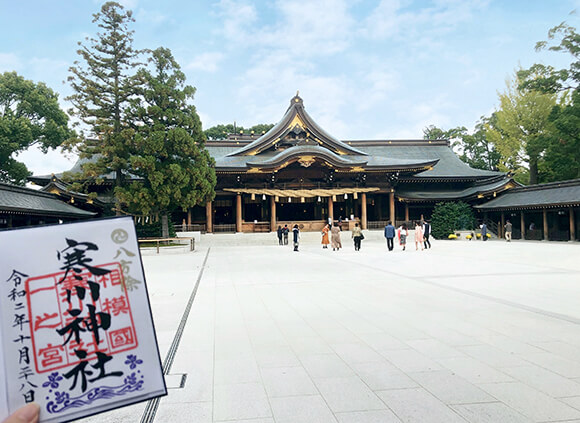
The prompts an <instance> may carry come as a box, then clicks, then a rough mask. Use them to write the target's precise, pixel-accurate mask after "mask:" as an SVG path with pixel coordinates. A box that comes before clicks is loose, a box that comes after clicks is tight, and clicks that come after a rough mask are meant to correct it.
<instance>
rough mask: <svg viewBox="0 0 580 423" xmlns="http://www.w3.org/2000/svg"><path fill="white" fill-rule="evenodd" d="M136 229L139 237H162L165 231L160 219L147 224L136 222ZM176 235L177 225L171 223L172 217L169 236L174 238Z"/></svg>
mask: <svg viewBox="0 0 580 423" xmlns="http://www.w3.org/2000/svg"><path fill="white" fill-rule="evenodd" d="M135 230H136V231H137V238H161V236H162V233H163V231H162V228H161V221H160V220H159V221H157V222H152V223H145V224H140V223H136V224H135ZM176 235H177V234H176V232H175V227H174V226H173V223H171V219H169V237H170V238H173V237H175V236H176Z"/></svg>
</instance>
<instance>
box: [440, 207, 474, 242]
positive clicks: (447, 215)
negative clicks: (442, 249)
mask: <svg viewBox="0 0 580 423" xmlns="http://www.w3.org/2000/svg"><path fill="white" fill-rule="evenodd" d="M474 227H475V217H474V215H473V209H472V208H471V207H470V206H469V204H466V203H463V202H461V201H457V202H441V203H437V204H436V205H435V208H434V209H433V214H432V215H431V228H432V229H431V230H432V232H433V236H434V237H435V238H447V236H448V235H450V234H452V233H453V232H454V231H457V230H471V229H473V228H474Z"/></svg>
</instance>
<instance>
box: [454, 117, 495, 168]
mask: <svg viewBox="0 0 580 423" xmlns="http://www.w3.org/2000/svg"><path fill="white" fill-rule="evenodd" d="M495 120H496V116H495V113H494V114H492V116H491V117H490V118H487V117H485V116H482V117H481V119H480V121H479V122H477V124H476V125H475V130H474V131H473V134H468V133H464V134H462V137H461V140H460V143H459V147H460V151H461V155H460V156H459V158H460V159H461V160H463V161H464V162H465V163H467V164H468V165H469V166H471V167H473V168H475V169H483V170H497V169H498V166H499V162H500V158H501V156H500V154H499V152H498V151H497V150H496V148H495V146H494V145H493V144H492V143H491V142H490V141H489V139H488V137H487V132H486V129H485V127H486V125H488V126H490V127H494V126H495V125H494V122H495Z"/></svg>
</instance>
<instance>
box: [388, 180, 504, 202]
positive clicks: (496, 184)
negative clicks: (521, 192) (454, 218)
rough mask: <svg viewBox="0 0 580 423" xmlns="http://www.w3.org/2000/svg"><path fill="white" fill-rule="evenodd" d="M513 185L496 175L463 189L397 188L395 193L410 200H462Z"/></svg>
mask: <svg viewBox="0 0 580 423" xmlns="http://www.w3.org/2000/svg"><path fill="white" fill-rule="evenodd" d="M513 185H514V182H512V180H511V179H510V178H505V177H496V178H493V179H492V180H491V181H490V182H488V183H479V184H474V185H473V186H471V187H469V188H465V189H459V190H444V191H419V190H397V191H396V194H397V197H400V198H403V199H405V200H411V201H437V200H462V199H463V200H464V199H469V198H474V197H476V196H478V195H485V194H489V193H493V192H497V193H499V192H500V191H503V190H505V189H508V188H509V187H510V186H513Z"/></svg>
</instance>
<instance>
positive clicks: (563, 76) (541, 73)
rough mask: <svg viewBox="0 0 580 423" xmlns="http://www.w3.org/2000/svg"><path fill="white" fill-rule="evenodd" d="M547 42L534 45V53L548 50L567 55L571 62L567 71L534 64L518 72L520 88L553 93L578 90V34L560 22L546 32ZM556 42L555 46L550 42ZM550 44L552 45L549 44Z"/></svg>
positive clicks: (579, 49)
mask: <svg viewBox="0 0 580 423" xmlns="http://www.w3.org/2000/svg"><path fill="white" fill-rule="evenodd" d="M548 40H549V41H539V42H537V43H536V51H541V50H546V49H548V50H550V51H557V52H564V53H569V54H570V55H571V56H572V59H573V61H572V62H571V64H570V67H569V68H568V69H554V67H553V66H550V65H544V64H538V63H536V64H534V65H533V66H531V67H530V68H529V69H521V70H520V71H519V72H518V78H519V80H520V88H522V89H528V90H537V91H542V92H545V93H555V92H562V91H568V90H575V89H578V86H579V85H580V34H579V33H577V32H576V28H574V27H572V26H570V25H567V24H566V22H562V23H561V24H560V25H557V26H555V27H553V28H551V29H550V30H549V31H548ZM554 41H556V43H555V44H553V43H552V42H554ZM550 43H552V44H550Z"/></svg>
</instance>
